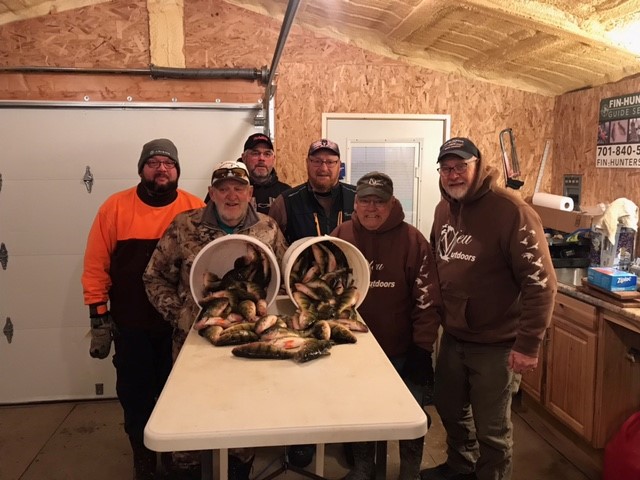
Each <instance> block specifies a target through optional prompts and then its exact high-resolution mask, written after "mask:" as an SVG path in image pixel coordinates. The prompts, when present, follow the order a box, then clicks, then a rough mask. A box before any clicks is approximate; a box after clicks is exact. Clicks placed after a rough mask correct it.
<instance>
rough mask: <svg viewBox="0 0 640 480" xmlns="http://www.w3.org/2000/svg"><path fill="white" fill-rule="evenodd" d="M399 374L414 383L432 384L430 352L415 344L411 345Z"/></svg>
mask: <svg viewBox="0 0 640 480" xmlns="http://www.w3.org/2000/svg"><path fill="white" fill-rule="evenodd" d="M401 376H402V377H403V378H406V379H407V380H409V381H411V382H413V383H415V384H416V385H423V386H424V385H433V365H432V363H431V352H430V351H428V350H425V349H424V348H421V347H419V346H417V345H411V347H410V348H409V352H408V353H407V360H406V361H405V362H404V366H403V367H402V374H401Z"/></svg>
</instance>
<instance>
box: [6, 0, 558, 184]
mask: <svg viewBox="0 0 640 480" xmlns="http://www.w3.org/2000/svg"><path fill="white" fill-rule="evenodd" d="M144 5H145V3H144V1H142V0H138V1H133V2H129V1H126V0H116V1H114V2H110V3H108V4H102V5H96V6H93V7H87V8H83V9H79V10H77V11H72V12H65V13H61V14H56V15H52V16H49V17H45V18H41V19H33V20H27V21H23V22H17V23H15V24H9V25H4V26H2V27H0V40H1V39H10V40H11V41H10V43H11V45H10V46H6V45H5V42H0V64H1V65H7V66H16V65H41V64H43V62H44V64H47V65H56V66H66V67H73V66H86V62H89V63H90V64H91V66H93V67H94V68H97V67H112V68H127V67H138V68H139V67H141V66H143V67H146V66H148V63H149V58H148V55H149V52H148V44H149V41H148V40H149V39H148V25H147V24H148V21H147V14H146V11H145V9H144ZM82 15H84V16H86V17H87V18H89V19H94V20H93V21H92V22H90V23H89V24H85V23H82V22H83V18H84V17H82V18H80V17H81V16H82ZM184 15H185V57H186V65H187V67H188V68H228V67H232V68H259V67H260V66H263V65H268V66H270V65H271V60H272V56H273V52H274V50H275V46H276V43H277V39H278V35H279V31H280V23H281V20H280V19H273V18H270V17H267V16H263V15H259V14H257V13H254V12H250V11H247V10H245V9H242V8H240V7H236V6H233V5H229V4H227V3H225V2H223V1H221V0H195V1H190V2H187V3H186V5H185V9H184ZM76 17H78V18H76ZM96 19H100V21H99V22H98V21H97V20H96ZM76 24H80V25H83V27H82V28H83V31H84V30H86V33H85V34H83V35H81V36H80V40H73V39H72V38H71V37H69V36H66V35H65V34H64V32H66V31H69V30H70V29H75V28H77V27H76V26H75V25H76ZM45 27H46V28H45ZM89 27H91V28H89ZM92 28H93V30H92ZM52 29H57V31H58V32H63V34H62V35H60V36H58V35H50V34H49V32H51V31H52ZM92 32H93V35H95V38H102V39H104V45H102V44H100V45H101V47H100V48H109V49H110V54H109V55H100V54H99V53H98V54H97V57H96V58H95V59H94V58H93V57H92V56H91V55H90V54H89V52H91V49H94V51H98V50H96V49H95V46H96V43H95V41H94V38H93V37H91V35H92ZM134 32H135V33H134ZM20 35H22V36H23V37H24V38H25V39H29V41H30V43H29V46H28V48H27V49H26V50H27V51H25V52H22V51H21V50H24V49H25V47H24V39H22V37H20ZM87 35H89V36H87ZM118 38H122V39H123V40H122V41H123V43H122V44H119V43H117V42H115V41H114V40H113V39H118ZM73 41H77V42H79V43H78V45H83V46H84V48H83V47H81V46H76V47H73V51H71V50H69V49H70V47H69V46H68V45H69V43H70V42H71V43H73ZM69 52H71V53H72V54H71V56H69V55H68V53H69ZM80 52H81V53H80ZM23 54H24V55H26V57H25V56H23ZM91 62H93V63H91ZM278 72H279V75H278V78H277V82H278V88H277V96H276V129H275V133H276V149H277V157H278V170H279V172H280V174H281V176H282V177H283V180H284V181H288V182H289V183H292V184H296V183H299V182H302V181H303V180H304V179H305V177H306V172H305V164H304V158H305V155H306V151H307V148H308V145H309V143H311V142H312V141H313V140H315V139H317V138H319V137H320V136H321V132H322V125H321V117H322V113H323V112H345V113H407V114H429V113H431V114H449V115H451V118H452V130H451V133H452V135H467V136H470V137H471V138H472V139H473V140H474V141H475V142H476V143H477V144H478V146H479V147H480V149H481V150H482V152H483V154H484V157H485V159H486V161H487V163H488V164H490V165H493V166H494V167H496V168H498V170H499V171H502V164H501V154H500V148H499V141H498V132H499V131H500V130H502V129H503V128H505V127H511V128H512V129H513V130H514V132H515V133H516V138H517V146H518V151H519V154H520V161H521V165H522V171H523V174H524V179H525V187H524V188H523V190H522V191H521V194H522V195H527V194H530V193H531V192H532V190H533V186H534V184H535V176H536V174H537V164H538V161H539V158H540V157H541V155H542V151H543V148H544V141H543V140H544V138H545V137H548V136H550V135H551V132H552V126H553V120H552V111H553V99H550V98H548V97H543V96H539V95H535V94H531V93H524V92H520V91H518V90H514V89H510V88H506V87H498V86H495V85H492V84H489V83H484V82H480V81H471V80H467V79H463V78H461V77H459V76H457V75H454V74H449V75H447V74H442V73H437V72H434V71H431V70H429V69H427V68H421V67H417V66H410V65H408V64H404V63H402V62H400V61H396V60H393V59H390V58H387V57H383V56H380V55H376V54H374V53H371V52H367V51H365V50H363V49H361V48H359V47H356V46H354V45H350V44H348V43H344V42H341V41H339V40H335V39H332V38H328V37H326V36H323V35H321V34H319V33H315V32H310V31H306V30H303V29H302V28H300V27H298V26H296V25H295V24H294V26H293V28H292V29H291V32H290V35H289V38H288V40H287V43H286V45H285V48H284V51H283V55H282V58H281V61H280V65H279V69H278ZM84 95H89V96H90V97H91V99H92V100H94V99H95V100H112V101H114V100H115V101H123V99H126V98H127V96H132V97H133V99H134V100H148V101H167V100H170V99H171V98H174V97H176V98H178V100H179V101H210V100H211V99H212V98H213V99H215V98H220V99H221V101H223V102H237V101H248V102H255V101H256V100H257V98H259V97H261V96H262V87H261V86H260V85H258V84H257V82H238V83H232V82H222V83H219V82H217V81H211V82H204V81H175V80H150V79H149V78H146V77H120V76H116V77H99V76H86V75H66V76H55V75H52V76H48V75H6V74H0V98H11V99H20V98H23V99H60V98H63V99H69V100H71V99H73V100H79V99H81V98H82V97H83V96H84ZM240 148H241V146H238V150H240ZM426 161H434V163H435V159H426ZM434 168H435V164H434Z"/></svg>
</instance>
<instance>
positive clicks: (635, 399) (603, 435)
mask: <svg viewBox="0 0 640 480" xmlns="http://www.w3.org/2000/svg"><path fill="white" fill-rule="evenodd" d="M602 320H603V321H602V323H601V326H600V327H601V328H600V340H599V344H598V359H599V360H598V388H597V390H596V411H595V425H594V432H593V442H592V445H593V446H594V447H596V448H603V447H604V446H605V445H606V443H607V441H608V440H609V439H610V438H611V437H612V436H613V434H614V433H615V432H617V431H618V429H619V428H620V426H621V425H622V424H623V423H624V421H625V420H626V419H627V418H628V417H629V416H630V415H631V414H632V413H634V412H637V411H638V409H639V408H640V354H639V353H638V352H640V332H638V327H637V325H636V324H634V323H632V322H628V321H627V320H626V319H625V318H624V317H621V316H619V315H615V314H613V313H610V312H608V311H606V310H605V311H604V312H603V314H602ZM627 327H628V328H627Z"/></svg>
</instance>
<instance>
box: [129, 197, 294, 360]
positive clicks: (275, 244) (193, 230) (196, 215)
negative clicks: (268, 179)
mask: <svg viewBox="0 0 640 480" xmlns="http://www.w3.org/2000/svg"><path fill="white" fill-rule="evenodd" d="M234 233H239V234H243V235H250V236H252V237H255V238H256V239H258V240H260V241H261V242H263V243H265V244H266V245H269V246H270V247H271V249H272V250H273V252H274V254H275V256H276V259H277V260H278V263H279V264H280V263H281V262H282V257H283V255H284V252H285V251H286V249H287V244H286V242H285V239H284V236H283V235H282V232H281V231H280V228H279V227H278V224H277V223H276V221H275V220H274V219H273V218H271V217H269V216H267V215H264V214H262V213H258V212H256V211H255V209H254V208H253V207H252V206H251V205H249V212H248V213H247V216H246V217H245V219H244V221H243V222H242V223H240V225H238V226H237V227H236V228H235V230H234ZM224 235H227V233H226V232H225V231H224V230H222V228H221V227H220V226H219V225H218V221H217V218H216V213H215V206H214V204H213V202H211V203H209V204H208V205H207V206H206V207H204V208H200V209H197V210H190V211H188V212H184V213H181V214H179V215H177V216H176V217H175V219H174V220H173V222H172V223H171V224H170V225H169V227H168V228H167V230H166V232H165V233H164V235H163V236H162V238H161V239H160V241H159V242H158V245H157V246H156V249H155V251H154V252H153V255H152V256H151V260H149V264H148V265H147V268H146V270H145V272H144V275H143V277H142V278H143V281H144V285H145V290H146V292H147V296H148V297H149V301H150V302H151V304H152V305H153V306H154V307H155V308H156V310H158V311H159V312H160V313H161V314H162V316H163V317H164V319H165V320H167V321H168V322H170V323H171V325H173V356H174V359H175V358H176V356H177V354H178V352H179V351H180V348H182V345H183V344H184V341H185V340H186V338H187V334H188V333H189V330H190V329H191V325H192V324H193V322H194V320H195V318H196V315H197V313H198V305H197V303H196V302H195V300H194V299H193V296H192V295H191V287H190V283H189V274H190V271H191V265H192V264H193V260H194V259H195V257H196V255H198V253H199V252H200V250H202V248H203V247H204V246H205V245H207V244H208V243H209V242H211V241H213V240H215V239H217V238H220V237H222V236H224Z"/></svg>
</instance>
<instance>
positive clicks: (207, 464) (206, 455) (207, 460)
mask: <svg viewBox="0 0 640 480" xmlns="http://www.w3.org/2000/svg"><path fill="white" fill-rule="evenodd" d="M200 472H201V473H200V478H201V479H202V480H213V451H211V450H203V451H201V452H200Z"/></svg>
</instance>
